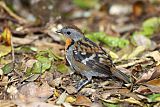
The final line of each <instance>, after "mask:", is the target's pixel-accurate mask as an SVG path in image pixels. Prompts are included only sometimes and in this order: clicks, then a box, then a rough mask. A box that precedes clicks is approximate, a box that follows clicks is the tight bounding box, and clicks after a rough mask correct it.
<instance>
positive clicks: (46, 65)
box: [37, 56, 52, 73]
mask: <svg viewBox="0 0 160 107" xmlns="http://www.w3.org/2000/svg"><path fill="white" fill-rule="evenodd" d="M37 60H38V61H39V62H40V63H41V64H42V73H43V72H44V71H45V70H47V69H49V68H50V67H51V61H52V60H51V59H50V58H47V57H44V56H38V57H37Z"/></svg>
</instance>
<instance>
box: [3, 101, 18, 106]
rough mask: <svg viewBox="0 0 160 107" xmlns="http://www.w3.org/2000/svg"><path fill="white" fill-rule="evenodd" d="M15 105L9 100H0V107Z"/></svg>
mask: <svg viewBox="0 0 160 107" xmlns="http://www.w3.org/2000/svg"><path fill="white" fill-rule="evenodd" d="M15 106H16V105H15V104H14V103H13V101H11V100H0V107H15Z"/></svg>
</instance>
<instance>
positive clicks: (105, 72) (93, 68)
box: [56, 25, 130, 91]
mask: <svg viewBox="0 0 160 107" xmlns="http://www.w3.org/2000/svg"><path fill="white" fill-rule="evenodd" d="M56 33H60V34H62V35H65V36H66V45H65V52H66V54H65V56H66V60H67V62H68V63H69V66H70V68H71V70H73V71H74V72H76V73H78V74H80V75H82V76H83V77H85V78H86V79H85V80H83V81H80V82H79V83H78V84H77V86H76V89H77V91H79V90H81V88H82V87H84V86H85V85H86V84H88V83H89V82H90V81H91V80H92V78H93V77H102V78H108V77H115V78H117V79H119V80H122V81H124V82H125V83H130V78H129V76H128V75H126V74H124V73H123V72H121V71H120V70H118V69H116V66H115V64H114V63H113V61H112V59H111V56H110V55H109V54H108V53H107V52H106V51H105V50H104V49H103V48H102V47H100V46H99V45H97V44H96V43H94V42H93V41H91V40H90V39H88V38H86V37H85V35H84V33H83V32H82V31H81V30H80V29H79V28H78V27H76V26H74V25H72V26H71V25H70V26H64V27H63V28H62V29H59V30H57V31H56Z"/></svg>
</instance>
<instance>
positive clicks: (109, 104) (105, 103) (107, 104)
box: [103, 102, 119, 107]
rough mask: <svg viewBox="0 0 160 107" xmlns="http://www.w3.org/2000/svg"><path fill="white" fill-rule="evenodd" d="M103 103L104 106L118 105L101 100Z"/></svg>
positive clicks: (115, 106)
mask: <svg viewBox="0 0 160 107" xmlns="http://www.w3.org/2000/svg"><path fill="white" fill-rule="evenodd" d="M103 105H104V106H105V107H119V106H118V104H113V103H107V102H103Z"/></svg>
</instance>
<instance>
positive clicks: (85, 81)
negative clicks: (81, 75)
mask: <svg viewBox="0 0 160 107" xmlns="http://www.w3.org/2000/svg"><path fill="white" fill-rule="evenodd" d="M89 82H90V79H85V80H80V81H79V82H78V83H77V84H76V86H75V88H76V89H77V92H78V91H80V90H81V89H82V87H84V86H85V85H86V84H88V83H89Z"/></svg>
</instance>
